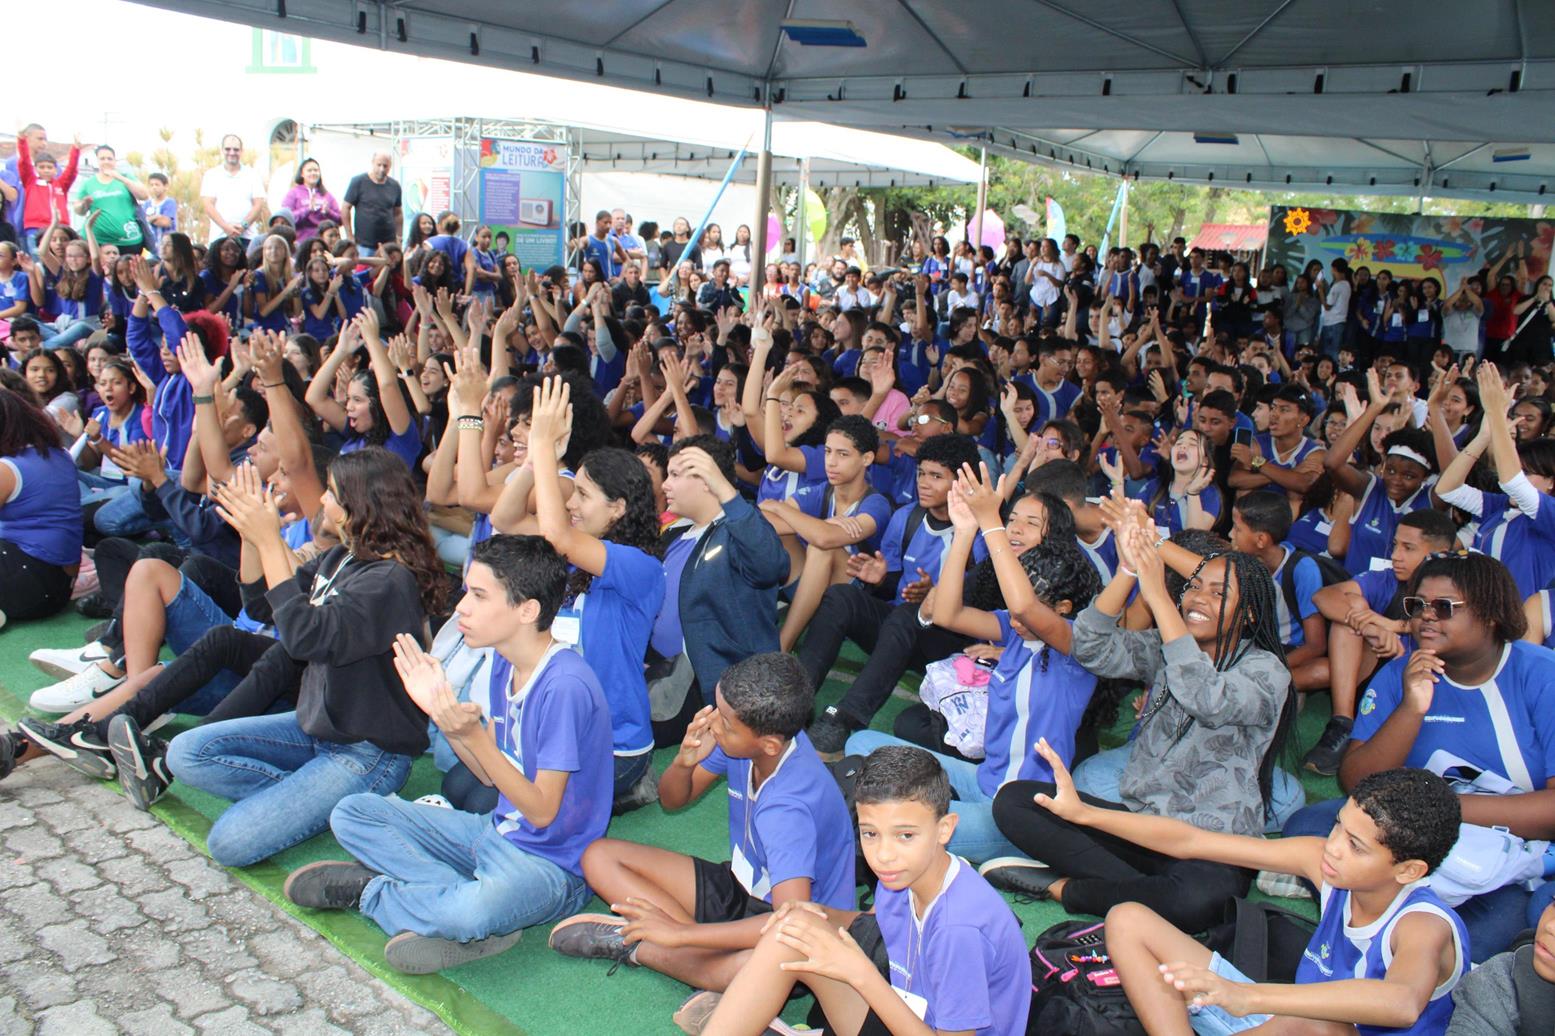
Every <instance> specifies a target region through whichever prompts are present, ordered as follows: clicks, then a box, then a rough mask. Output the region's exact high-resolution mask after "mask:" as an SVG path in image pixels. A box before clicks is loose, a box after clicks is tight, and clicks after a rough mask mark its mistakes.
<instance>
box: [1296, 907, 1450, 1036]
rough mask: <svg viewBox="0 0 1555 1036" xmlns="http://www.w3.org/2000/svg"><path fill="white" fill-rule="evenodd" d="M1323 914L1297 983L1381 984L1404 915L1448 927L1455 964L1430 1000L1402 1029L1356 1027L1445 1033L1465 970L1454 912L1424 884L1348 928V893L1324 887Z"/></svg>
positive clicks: (1374, 1032)
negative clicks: (1370, 919)
mask: <svg viewBox="0 0 1555 1036" xmlns="http://www.w3.org/2000/svg"><path fill="white" fill-rule="evenodd" d="M1321 893H1322V902H1323V914H1322V916H1321V917H1319V918H1318V921H1317V931H1315V932H1313V933H1312V939H1311V941H1310V942H1308V943H1307V949H1306V952H1305V953H1303V954H1302V955H1301V963H1300V964H1299V965H1297V967H1296V981H1297V982H1298V983H1304V982H1335V981H1339V980H1341V979H1352V978H1366V979H1379V980H1380V979H1382V978H1384V977H1385V976H1386V975H1387V973H1388V967H1389V966H1390V965H1391V964H1392V963H1393V947H1392V939H1393V926H1394V925H1395V924H1397V923H1398V920H1399V918H1401V917H1403V916H1404V915H1405V914H1413V913H1429V914H1435V915H1437V916H1438V917H1440V918H1442V919H1443V920H1444V921H1446V922H1447V923H1448V924H1449V925H1451V926H1452V937H1453V952H1454V954H1455V963H1454V967H1453V973H1452V977H1451V978H1449V979H1448V980H1447V981H1446V982H1444V983H1442V984H1441V985H1440V986H1438V987H1437V988H1436V989H1435V990H1433V991H1432V992H1431V1000H1430V1002H1429V1003H1428V1004H1426V1007H1425V1010H1424V1011H1422V1012H1420V1017H1419V1018H1417V1019H1416V1020H1415V1024H1414V1025H1411V1026H1410V1027H1409V1028H1407V1029H1384V1028H1381V1027H1379V1026H1376V1025H1357V1026H1356V1029H1357V1030H1358V1031H1359V1032H1360V1033H1361V1036H1433V1034H1437V1033H1442V1032H1445V1031H1446V1030H1447V1022H1448V1020H1449V1019H1451V1017H1452V990H1453V987H1454V986H1456V985H1457V984H1458V980H1459V979H1461V978H1462V977H1463V976H1464V975H1465V974H1467V973H1468V970H1469V931H1468V929H1467V928H1466V927H1464V924H1463V921H1462V919H1461V918H1459V917H1458V915H1457V914H1456V913H1454V912H1453V909H1452V908H1451V907H1449V906H1448V905H1447V904H1446V903H1444V902H1443V901H1442V899H1441V897H1439V896H1438V895H1437V894H1436V893H1435V892H1433V891H1431V886H1430V885H1429V884H1427V883H1426V882H1425V881H1418V882H1416V883H1415V884H1413V885H1410V886H1407V887H1405V888H1403V889H1400V890H1399V893H1398V895H1397V896H1396V897H1395V898H1394V900H1393V902H1392V903H1391V904H1389V906H1388V908H1387V909H1386V910H1384V911H1383V912H1382V916H1381V917H1379V918H1377V919H1376V920H1375V921H1373V922H1372V923H1371V924H1369V925H1366V926H1365V927H1364V928H1356V927H1353V926H1352V925H1350V923H1349V918H1350V893H1349V891H1348V890H1346V889H1336V888H1332V887H1331V886H1328V885H1324V886H1323V888H1322V890H1321Z"/></svg>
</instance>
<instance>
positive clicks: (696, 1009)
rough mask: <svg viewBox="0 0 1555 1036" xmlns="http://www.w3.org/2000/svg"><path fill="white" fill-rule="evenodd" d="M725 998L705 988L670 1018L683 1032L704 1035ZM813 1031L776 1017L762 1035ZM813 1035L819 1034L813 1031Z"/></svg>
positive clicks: (796, 1034)
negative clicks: (799, 1027)
mask: <svg viewBox="0 0 1555 1036" xmlns="http://www.w3.org/2000/svg"><path fill="white" fill-rule="evenodd" d="M722 999H723V994H722V993H713V992H709V991H708V990H703V991H702V992H700V993H692V994H691V995H690V996H688V997H687V998H686V1002H685V1003H683V1004H681V1005H680V1007H679V1008H678V1009H677V1010H676V1011H675V1014H674V1016H673V1017H672V1018H671V1019H670V1020H671V1021H673V1022H674V1023H675V1024H676V1025H677V1026H678V1027H679V1028H680V1031H681V1032H684V1033H687V1034H688V1036H702V1032H703V1030H704V1029H706V1028H707V1023H708V1022H709V1021H710V1020H711V1019H712V1017H713V1012H714V1011H715V1010H717V1009H718V1002H719V1001H720V1000H722ZM807 1032H812V1030H809V1029H796V1028H794V1027H793V1026H792V1025H789V1024H788V1023H787V1022H785V1021H784V1020H783V1019H781V1018H774V1019H773V1020H772V1021H771V1023H769V1024H768V1025H767V1027H766V1028H765V1029H763V1030H762V1036H804V1034H805V1033H807ZM812 1036H817V1034H814V1033H812Z"/></svg>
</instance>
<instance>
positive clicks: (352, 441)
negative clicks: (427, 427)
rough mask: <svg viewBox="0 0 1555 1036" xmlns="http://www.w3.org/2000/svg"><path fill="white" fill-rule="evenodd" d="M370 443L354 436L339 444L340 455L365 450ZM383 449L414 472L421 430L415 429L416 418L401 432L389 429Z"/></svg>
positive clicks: (417, 458) (419, 452)
mask: <svg viewBox="0 0 1555 1036" xmlns="http://www.w3.org/2000/svg"><path fill="white" fill-rule="evenodd" d="M371 445H372V443H369V442H368V441H367V437H366V436H363V435H354V436H352V437H351V438H349V439H347V440H346V441H345V442H343V443H341V444H340V452H341V453H343V454H344V453H355V452H356V451H357V450H363V449H366V448H367V447H368V446H371ZM383 448H384V449H386V450H388V451H389V452H390V453H392V454H394V455H395V456H396V457H398V458H399V459H400V460H402V461H404V462H405V466H406V467H407V468H410V470H411V471H415V470H416V461H418V460H420V459H421V430H420V429H419V428H417V427H416V416H415V415H414V414H412V415H411V417H410V424H409V425H407V426H406V427H405V430H404V431H403V432H396V431H394V429H392V428H391V429H389V437H388V438H387V439H385V440H384V441H383Z"/></svg>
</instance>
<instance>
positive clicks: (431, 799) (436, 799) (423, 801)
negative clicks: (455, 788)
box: [415, 792, 454, 809]
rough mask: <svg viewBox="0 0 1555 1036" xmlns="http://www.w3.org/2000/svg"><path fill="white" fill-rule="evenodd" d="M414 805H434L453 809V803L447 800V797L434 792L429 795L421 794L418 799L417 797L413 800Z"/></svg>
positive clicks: (439, 807)
mask: <svg viewBox="0 0 1555 1036" xmlns="http://www.w3.org/2000/svg"><path fill="white" fill-rule="evenodd" d="M415 805H417V806H436V807H437V808H438V809H453V808H454V804H453V803H452V802H449V801H448V800H447V799H445V798H443V796H441V795H438V794H436V793H435V792H434V793H433V794H431V795H423V796H421V797H420V798H419V799H417V800H416V801H415Z"/></svg>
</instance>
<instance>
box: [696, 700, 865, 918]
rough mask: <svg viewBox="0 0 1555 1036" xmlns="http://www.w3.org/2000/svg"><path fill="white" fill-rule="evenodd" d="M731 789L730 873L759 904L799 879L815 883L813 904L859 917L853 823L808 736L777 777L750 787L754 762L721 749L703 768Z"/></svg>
mask: <svg viewBox="0 0 1555 1036" xmlns="http://www.w3.org/2000/svg"><path fill="white" fill-rule="evenodd" d="M700 765H701V767H702V769H704V770H706V771H707V772H708V773H712V774H719V775H722V776H723V777H724V778H725V780H726V781H727V783H728V787H729V850H730V854H731V856H732V859H731V860H730V861H729V867H730V869H731V870H732V871H733V872H734V876H735V877H736V878H738V879H739V882H740V884H741V885H742V886H743V887H744V888H745V891H746V892H749V893H750V894H751V895H752V896H755V897H756V898H757V899H761V900H765V901H766V902H768V903H770V902H772V890H773V889H774V888H776V887H777V886H779V885H781V884H783V882H785V881H791V880H793V879H795V878H809V879H810V899H811V901H812V902H815V903H821V904H824V905H825V906H829V907H832V908H834V909H836V910H853V909H855V907H856V903H857V900H856V898H855V896H854V884H853V847H854V838H853V817H852V815H851V814H849V812H848V806H847V803H846V802H844V801H843V798H842V792H841V791H840V790H839V789H838V787H837V781H836V780H835V779H834V778H833V777H832V775H831V771H829V770H828V769H827V768H826V764H825V763H823V762H821V757H820V756H818V755H816V754H815V747H814V746H813V745H811V744H810V738H809V736H808V735H807V734H805V732H804V731H800V732H799V733H798V734H795V735H794V738H793V740H791V741H790V742H789V743H788V747H787V748H785V749H784V750H783V755H782V757H781V758H779V760H778V764H777V767H776V768H775V769H774V770H773V771H772V774H771V775H770V776H769V777H768V778H767V779H766V780H765V781H763V782H762V784H761V787H759V788H758V787H754V786H753V785H752V773H751V761H750V760H749V759H733V758H730V757H729V756H727V755H725V754H724V750H723V749H722V748H715V749H713V752H712V754H711V755H709V756H708V757H707V758H706V759H704V760H702V762H701V764H700Z"/></svg>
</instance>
